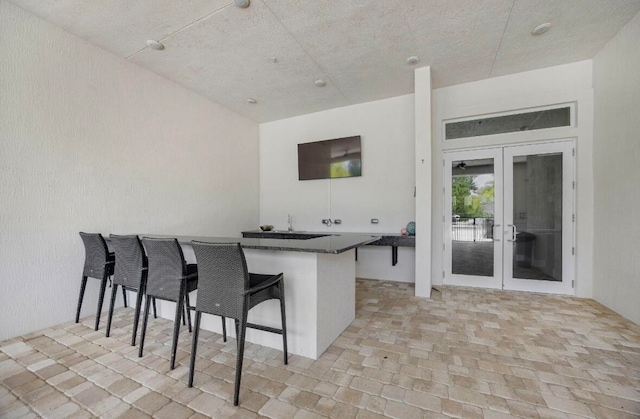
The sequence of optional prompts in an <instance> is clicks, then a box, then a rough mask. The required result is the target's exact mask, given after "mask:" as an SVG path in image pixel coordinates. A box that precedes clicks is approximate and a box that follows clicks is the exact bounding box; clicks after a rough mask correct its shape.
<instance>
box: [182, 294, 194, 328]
mask: <svg viewBox="0 0 640 419" xmlns="http://www.w3.org/2000/svg"><path fill="white" fill-rule="evenodd" d="M184 299H185V312H184V313H185V315H186V317H187V324H188V325H189V333H191V332H192V331H193V330H192V329H191V310H190V309H189V307H190V306H191V303H190V302H189V293H188V292H187V293H185V295H184Z"/></svg>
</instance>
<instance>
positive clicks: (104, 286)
mask: <svg viewBox="0 0 640 419" xmlns="http://www.w3.org/2000/svg"><path fill="white" fill-rule="evenodd" d="M106 290H107V277H104V278H102V282H101V283H100V296H99V297H98V309H97V310H96V327H95V329H94V330H98V326H100V314H101V313H102V303H103V302H104V293H105V291H106Z"/></svg>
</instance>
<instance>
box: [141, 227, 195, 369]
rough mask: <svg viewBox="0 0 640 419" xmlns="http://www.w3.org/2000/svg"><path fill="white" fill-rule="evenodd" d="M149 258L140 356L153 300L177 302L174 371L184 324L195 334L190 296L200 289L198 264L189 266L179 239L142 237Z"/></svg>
mask: <svg viewBox="0 0 640 419" xmlns="http://www.w3.org/2000/svg"><path fill="white" fill-rule="evenodd" d="M142 243H143V244H144V247H145V250H146V253H147V258H148V261H149V271H148V277H147V285H146V288H145V295H146V297H147V298H146V301H145V306H144V317H143V320H142V331H141V333H140V348H139V350H138V356H139V357H142V356H143V352H144V340H145V335H146V332H147V323H148V319H149V309H150V300H151V299H154V301H155V299H160V300H165V301H171V302H175V303H176V314H175V319H174V324H173V340H172V345H171V361H170V369H172V370H173V369H174V368H175V361H176V352H177V348H178V335H179V333H180V321H181V320H182V322H183V324H184V323H185V317H186V322H187V324H188V326H189V332H191V331H192V327H191V316H190V315H189V313H188V310H190V309H191V306H190V301H189V293H190V292H192V291H194V290H196V289H197V288H198V271H197V266H196V265H187V263H186V262H185V260H184V255H183V253H182V248H181V247H180V244H179V243H178V241H177V240H176V239H157V238H148V237H144V238H142Z"/></svg>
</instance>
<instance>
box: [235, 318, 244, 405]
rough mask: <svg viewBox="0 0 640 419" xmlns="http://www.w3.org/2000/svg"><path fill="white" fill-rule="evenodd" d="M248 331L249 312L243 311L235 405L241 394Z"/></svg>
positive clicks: (237, 362)
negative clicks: (245, 340) (246, 333)
mask: <svg viewBox="0 0 640 419" xmlns="http://www.w3.org/2000/svg"><path fill="white" fill-rule="evenodd" d="M246 331H247V313H246V312H244V313H242V321H241V325H240V336H239V338H238V353H237V356H236V382H235V385H234V390H233V405H234V406H237V405H238V396H239V395H240V379H241V377H242V361H243V359H244V337H245V332H246Z"/></svg>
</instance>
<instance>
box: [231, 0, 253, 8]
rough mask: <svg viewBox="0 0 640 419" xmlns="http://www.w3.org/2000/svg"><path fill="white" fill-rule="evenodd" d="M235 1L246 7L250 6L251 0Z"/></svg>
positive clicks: (234, 0)
mask: <svg viewBox="0 0 640 419" xmlns="http://www.w3.org/2000/svg"><path fill="white" fill-rule="evenodd" d="M233 2H234V3H235V4H236V6H238V7H242V8H243V9H244V8H245V7H249V3H250V1H249V0H233Z"/></svg>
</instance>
